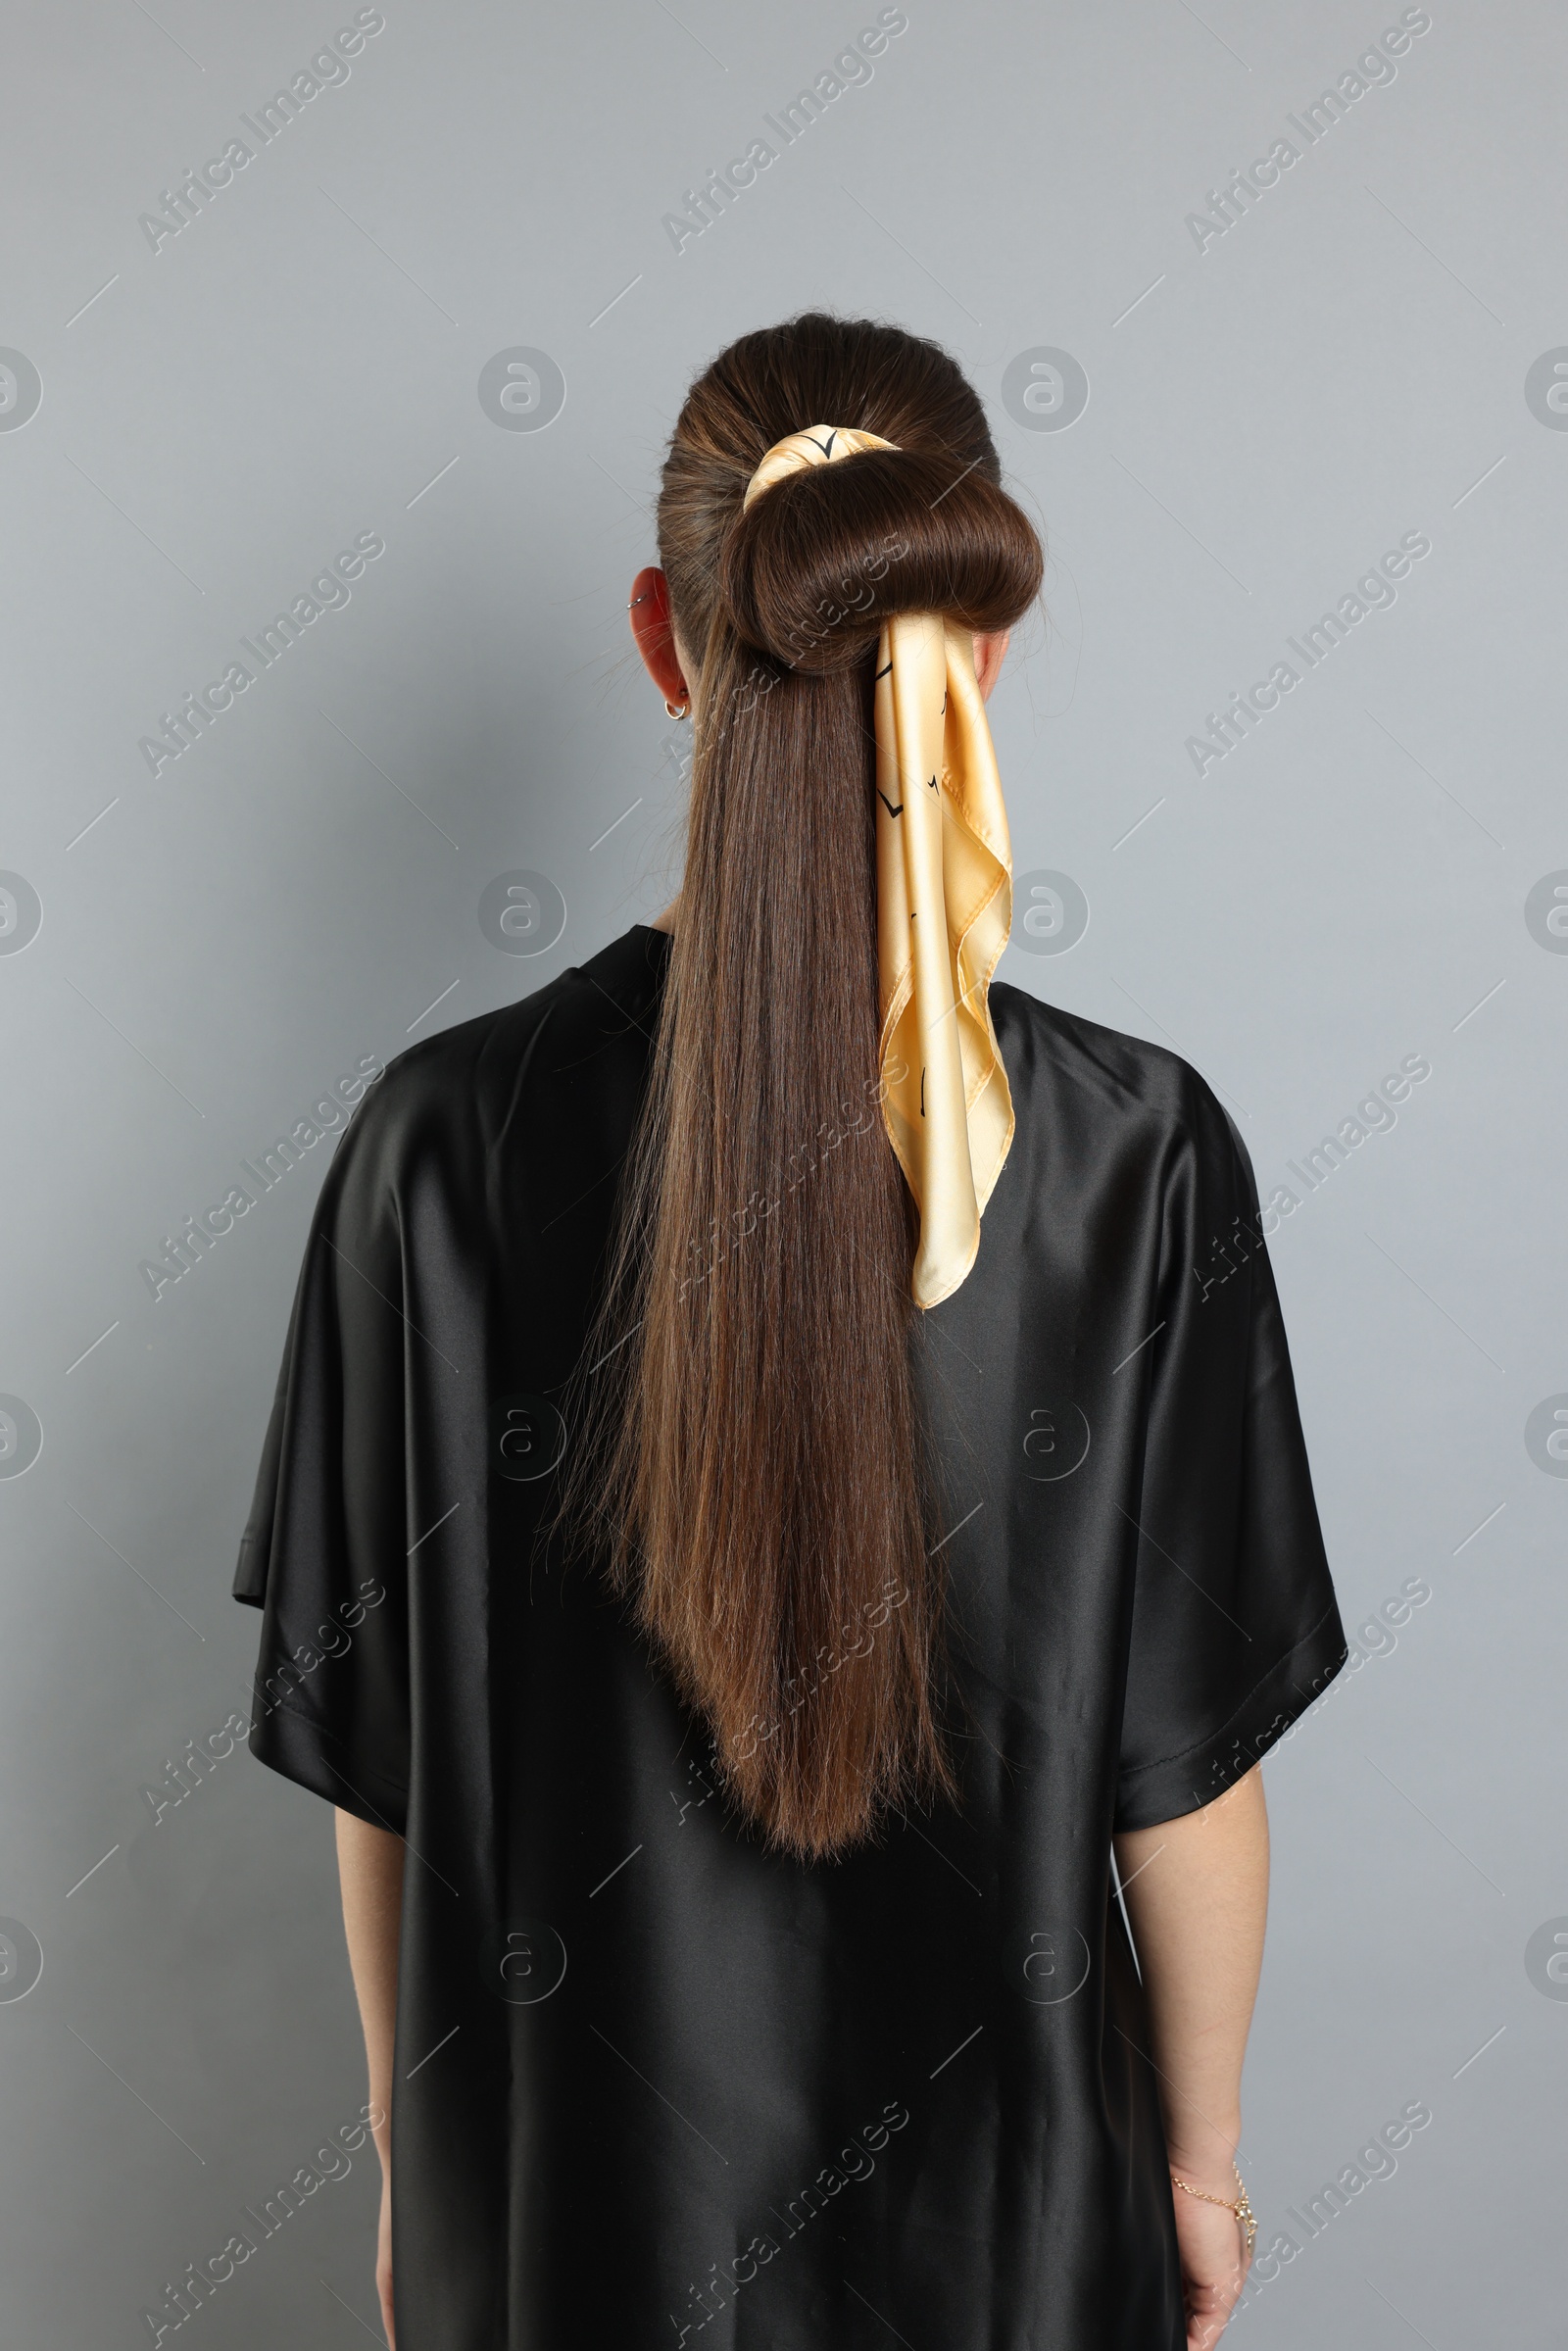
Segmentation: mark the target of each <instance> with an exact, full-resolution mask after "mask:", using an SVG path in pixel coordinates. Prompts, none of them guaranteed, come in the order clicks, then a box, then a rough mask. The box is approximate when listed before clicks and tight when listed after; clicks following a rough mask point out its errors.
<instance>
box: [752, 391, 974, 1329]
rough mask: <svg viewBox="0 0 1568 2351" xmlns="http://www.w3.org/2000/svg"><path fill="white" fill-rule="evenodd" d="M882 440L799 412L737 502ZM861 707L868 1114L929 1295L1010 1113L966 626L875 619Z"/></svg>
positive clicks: (924, 1299) (948, 1267)
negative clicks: (915, 1213)
mask: <svg viewBox="0 0 1568 2351" xmlns="http://www.w3.org/2000/svg"><path fill="white" fill-rule="evenodd" d="M896 446H897V444H896V443H895V442H892V441H884V440H882V439H880V438H879V437H878V435H877V434H875V433H870V432H856V431H850V430H845V429H844V428H842V427H839V426H833V425H827V424H813V425H809V427H808V428H807V430H806V431H805V432H798V433H791V434H790V436H789V438H788V439H787V440H783V441H777V442H775V443H774V445H773V447H772V448H771V449H770V450H769V451H768V452H767V455H766V456H765V457H764V458H763V460H762V462H761V464H760V465H759V466H758V468H757V471H756V472H755V473H754V474H753V475H752V478H751V481H750V483H749V484H748V485H747V490H746V496H745V500H744V502H743V503H744V504H745V505H746V506H750V505H751V504H752V501H753V500H754V499H755V498H758V497H760V495H761V493H762V492H763V491H764V490H767V489H770V488H771V487H772V485H773V484H774V483H775V482H776V481H779V480H781V479H782V478H783V477H784V476H785V475H786V474H788V473H793V472H795V471H796V470H797V469H798V468H799V467H801V466H803V465H828V464H831V463H832V462H833V460H835V459H837V458H843V457H854V456H857V455H858V454H859V453H860V452H861V451H862V450H867V449H892V448H895V447H896ZM874 720H875V728H876V796H877V810H876V871H877V963H878V972H879V977H880V984H881V1003H882V1036H881V1048H880V1067H881V1077H882V1115H883V1119H884V1121H885V1123H886V1126H887V1131H888V1138H889V1140H890V1142H891V1143H892V1145H893V1149H894V1151H896V1152H897V1153H898V1158H899V1164H900V1165H901V1167H902V1168H903V1169H904V1173H905V1177H906V1179H907V1183H908V1186H909V1190H910V1192H911V1193H912V1194H913V1196H914V1201H915V1205H916V1207H917V1208H918V1209H919V1211H920V1243H919V1248H918V1250H917V1252H916V1255H915V1261H914V1279H913V1291H914V1300H915V1303H916V1305H918V1306H935V1305H939V1304H940V1303H941V1301H942V1299H943V1298H949V1297H951V1296H952V1294H953V1292H954V1291H955V1290H956V1289H957V1288H958V1285H959V1284H960V1283H961V1282H962V1281H963V1279H964V1277H965V1275H966V1274H967V1273H968V1272H969V1269H970V1267H971V1266H972V1265H973V1263H974V1260H975V1254H976V1251H977V1250H978V1249H979V1247H980V1217H981V1213H982V1211H983V1210H984V1208H985V1205H986V1202H987V1201H988V1200H990V1198H991V1194H992V1190H993V1188H994V1186H995V1184H996V1181H997V1178H998V1176H999V1175H1000V1174H1001V1172H1002V1168H1003V1164H1004V1162H1005V1159H1006V1156H1007V1151H1008V1150H1009V1148H1010V1146H1011V1143H1012V1137H1013V1128H1014V1123H1015V1122H1014V1118H1013V1109H1012V1097H1011V1094H1010V1093H1009V1091H1008V1087H1007V1073H1006V1071H1005V1069H1004V1067H1003V1065H1002V1054H1001V1053H1000V1051H999V1050H998V1046H997V1037H996V1031H995V1029H994V1028H993V1027H992V1025H991V1010H990V1006H989V1004H988V1003H987V999H986V991H987V989H988V987H989V985H990V982H991V978H992V974H993V973H994V972H995V970H996V967H997V963H998V960H999V959H1000V957H1001V955H1002V951H1003V949H1004V948H1005V946H1006V944H1007V934H1008V931H1009V929H1010V928H1011V923H1012V845H1011V842H1010V840H1009V838H1008V833H1007V811H1006V808H1005V806H1004V804H1003V798H1002V779H1001V777H1000V776H999V775H998V773H997V760H996V753H995V751H994V750H993V748H992V742H991V729H990V728H989V726H988V725H987V724H986V713H985V705H984V703H983V702H982V700H981V698H980V689H979V686H978V684H977V683H976V681H975V673H974V640H973V637H972V636H971V634H970V632H969V631H968V630H967V629H962V628H956V627H955V626H954V625H953V623H952V622H951V621H949V620H947V619H945V618H944V616H943V615H942V613H940V612H901V613H899V614H898V615H897V616H896V617H895V618H894V619H892V620H889V621H886V622H884V624H883V628H882V636H881V641H880V643H879V645H878V647H877V656H876V701H875V706H874Z"/></svg>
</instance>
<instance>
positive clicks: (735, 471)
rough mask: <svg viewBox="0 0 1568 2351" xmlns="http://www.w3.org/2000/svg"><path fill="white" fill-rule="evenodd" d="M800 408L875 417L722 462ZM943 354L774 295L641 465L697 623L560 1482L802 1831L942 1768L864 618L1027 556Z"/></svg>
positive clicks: (753, 1809) (1018, 567)
mask: <svg viewBox="0 0 1568 2351" xmlns="http://www.w3.org/2000/svg"><path fill="white" fill-rule="evenodd" d="M822 418H827V419H830V420H831V421H832V422H834V423H836V424H843V425H855V426H858V427H861V428H863V429H866V430H868V431H871V432H875V433H878V434H881V435H882V436H883V437H884V438H886V439H888V440H892V441H896V442H898V443H899V444H900V448H899V450H898V451H896V452H892V451H890V452H887V453H882V452H868V453H863V454H861V455H858V456H856V457H853V458H847V459H844V460H842V461H840V462H839V463H836V464H835V465H831V466H819V467H812V468H810V469H809V470H808V471H806V472H803V473H801V474H799V475H797V476H794V477H792V478H791V479H789V480H788V481H785V482H781V483H779V484H777V485H776V486H775V487H774V488H773V489H772V490H770V491H769V492H767V493H766V495H764V496H763V497H761V498H760V499H759V500H758V501H757V502H756V503H755V504H754V506H753V508H752V509H751V510H750V511H749V512H748V513H746V514H744V515H743V514H742V512H741V498H742V494H743V492H744V490H745V487H746V483H747V481H748V480H749V479H750V476H751V473H752V472H753V470H754V469H755V467H756V465H758V463H759V462H760V458H761V457H762V455H763V453H764V451H765V450H766V449H767V448H769V447H770V446H771V444H772V443H773V442H774V441H776V440H779V439H781V438H783V437H784V436H785V435H786V434H788V433H790V432H793V431H796V430H798V429H799V428H801V427H802V426H803V425H805V424H808V423H810V422H813V421H815V420H818V419H822ZM999 475H1000V468H999V466H998V463H997V458H996V453H995V450H994V448H993V446H992V444H991V440H990V435H989V433H988V431H987V429H986V424H985V419H984V414H983V411H982V410H981V407H980V403H979V401H978V400H977V399H976V397H975V395H974V393H973V392H972V390H971V389H970V387H969V385H968V384H967V383H966V382H965V380H964V378H963V376H962V375H961V373H960V372H959V370H958V369H957V367H956V366H955V365H954V363H953V362H952V360H950V359H949V358H948V357H947V355H946V354H945V353H942V352H941V351H939V350H937V349H936V347H935V346H933V345H930V344H927V343H923V342H920V341H917V340H916V339H915V338H914V337H912V336H908V335H905V334H903V333H901V332H900V331H899V330H897V329H895V328H891V327H885V326H877V325H870V324H862V323H858V322H847V321H840V320H836V319H832V318H822V317H807V318H800V319H797V320H794V321H792V322H790V323H789V324H788V325H785V326H782V327H777V328H773V329H769V330H767V331H765V332H763V333H760V334H756V335H750V336H747V337H745V338H744V339H743V340H742V341H741V342H740V343H737V344H735V345H733V346H732V347H731V348H730V350H729V351H727V352H725V353H724V354H722V355H721V356H720V358H719V359H717V360H716V361H714V362H713V364H712V366H711V367H710V368H709V369H708V370H707V372H706V373H705V374H704V375H703V376H702V377H700V378H699V380H698V382H697V383H696V384H695V385H694V387H693V389H692V391H691V393H690V395H689V397H688V399H687V402H686V405H685V408H684V409H683V411H682V414H681V416H680V419H679V421H678V423H677V425H676V428H675V433H674V436H673V440H672V443H671V448H670V453H669V457H668V460H667V463H666V465H665V468H664V476H663V487H662V497H661V501H660V516H659V520H660V547H661V555H662V561H663V565H664V569H665V573H666V576H667V578H668V582H669V588H670V597H671V605H672V609H673V612H674V617H675V624H676V627H677V630H678V631H679V633H680V635H681V637H682V639H683V640H684V642H685V643H686V644H687V646H688V647H689V648H691V649H692V652H693V655H694V657H696V655H697V654H698V651H699V649H700V651H701V667H700V677H699V680H698V683H697V689H696V695H695V706H694V723H695V729H696V732H695V742H694V755H693V770H692V780H691V806H690V813H689V820H688V840H687V857H686V867H685V875H684V880H683V885H682V891H681V898H680V903H679V907H678V911H677V915H676V928H675V935H674V939H673V943H672V946H671V950H670V956H669V970H668V979H667V984H666V991H665V996H664V1002H663V1005H662V1014H661V1020H660V1026H659V1031H658V1035H657V1039H656V1043H655V1047H654V1053H653V1061H652V1067H651V1072H650V1081H649V1088H648V1094H647V1097H646V1101H645V1103H644V1108H643V1112H642V1117H641V1121H640V1124H639V1127H638V1131H637V1133H636V1136H635V1137H634V1140H633V1145H632V1150H631V1152H630V1155H629V1158H628V1162H627V1167H626V1170H625V1174H624V1177H623V1181H622V1187H621V1193H620V1198H619V1205H618V1217H617V1225H616V1232H615V1239H614V1244H613V1255H612V1261H611V1264H610V1266H609V1269H608V1277H607V1281H606V1286H605V1291H604V1297H603V1304H602V1307H601V1310H600V1314H599V1318H598V1323H597V1326H596V1328H595V1330H594V1332H593V1334H592V1338H591V1344H590V1347H589V1350H588V1353H587V1355H586V1356H585V1359H584V1361H585V1367H586V1366H593V1367H594V1368H593V1369H591V1370H588V1369H586V1368H585V1371H584V1374H583V1377H582V1380H581V1382H580V1384H579V1391H578V1396H577V1398H576V1404H575V1410H576V1412H577V1414H578V1416H579V1418H580V1421H581V1439H582V1442H581V1444H580V1445H579V1447H578V1449H577V1452H576V1456H575V1459H576V1466H575V1468H574V1471H573V1473H572V1475H571V1477H570V1480H569V1482H568V1488H567V1494H566V1503H565V1507H566V1509H567V1513H568V1515H573V1514H575V1517H576V1519H577V1521H578V1523H579V1525H581V1526H582V1528H583V1531H584V1533H585V1535H587V1536H588V1537H589V1538H590V1539H591V1540H592V1541H593V1542H594V1543H596V1545H597V1547H599V1548H600V1549H601V1550H602V1551H603V1552H604V1554H605V1555H606V1557H607V1560H608V1565H609V1571H610V1574H611V1576H612V1579H613V1583H614V1585H615V1586H616V1588H617V1589H619V1590H620V1591H622V1592H624V1593H626V1595H627V1596H628V1598H629V1599H630V1601H631V1602H632V1605H633V1607H634V1611H635V1614H636V1617H637V1620H638V1622H639V1623H640V1625H641V1626H642V1627H643V1629H644V1631H645V1632H646V1633H647V1635H648V1636H649V1638H650V1640H651V1641H653V1643H654V1645H655V1647H656V1649H657V1650H658V1651H659V1653H660V1654H661V1656H662V1659H663V1661H664V1663H665V1665H666V1667H667V1668H668V1670H669V1671H670V1672H671V1673H672V1675H673V1677H674V1679H675V1682H676V1685H677V1687H678V1688H679V1690H680V1691H681V1693H682V1695H683V1697H684V1698H685V1699H686V1701H687V1702H688V1703H689V1704H690V1705H691V1706H692V1707H693V1708H694V1709H695V1710H696V1711H697V1712H698V1713H699V1714H700V1715H701V1716H702V1717H703V1718H704V1719H706V1721H707V1722H708V1724H709V1726H710V1727H711V1732H712V1736H713V1741H714V1748H715V1752H716V1755H717V1759H718V1764H719V1768H720V1771H721V1773H722V1776H723V1778H724V1781H725V1783H726V1785H727V1787H728V1789H729V1791H730V1793H731V1795H732V1796H733V1798H734V1799H735V1801H736V1802H737V1804H738V1805H739V1806H740V1808H741V1810H742V1811H743V1812H744V1813H745V1814H747V1815H748V1816H749V1817H750V1818H751V1819H752V1820H753V1821H754V1822H755V1823H756V1824H757V1825H758V1826H759V1827H760V1830H761V1831H762V1833H763V1835H764V1836H765V1837H766V1838H767V1840H768V1841H769V1842H771V1843H772V1844H774V1845H776V1846H777V1847H779V1848H781V1849H783V1850H786V1851H788V1852H791V1853H793V1854H795V1855H797V1856H799V1857H801V1858H803V1859H815V1858H819V1857H822V1856H825V1855H831V1854H836V1853H839V1852H842V1851H844V1850H846V1849H847V1848H848V1847H850V1846H851V1845H853V1844H854V1843H856V1842H857V1841H858V1840H859V1839H861V1838H863V1837H865V1836H866V1835H867V1834H869V1833H871V1832H872V1831H873V1830H874V1829H875V1827H876V1825H877V1823H878V1820H879V1818H880V1817H881V1816H882V1815H884V1814H885V1812H886V1811H887V1810H888V1809H889V1808H890V1807H896V1806H899V1805H902V1804H903V1803H905V1802H907V1801H909V1800H919V1801H929V1800H932V1799H935V1798H938V1797H942V1796H947V1797H950V1798H951V1797H954V1796H956V1792H957V1790H956V1778H955V1774H954V1769H953V1764H952V1760H951V1757H950V1755H949V1753H948V1751H947V1747H946V1743H945V1740H944V1737H943V1734H942V1730H941V1713H942V1694H941V1685H942V1677H943V1665H942V1635H941V1628H942V1582H941V1562H940V1559H939V1558H933V1557H932V1556H931V1553H932V1548H933V1544H934V1542H935V1540H936V1538H935V1536H934V1534H933V1531H932V1525H931V1513H932V1497H931V1494H930V1490H929V1484H928V1476H927V1469H926V1461H925V1450H924V1444H923V1439H922V1433H921V1430H920V1427H919V1424H918V1414H917V1410H916V1403H915V1396H914V1388H913V1380H912V1374H911V1366H910V1340H911V1326H912V1322H913V1319H914V1313H915V1309H914V1307H913V1305H912V1303H911V1298H910V1274H911V1265H912V1257H913V1246H914V1237H915V1236H914V1220H913V1211H912V1203H911V1201H910V1199H909V1195H908V1192H907V1186H906V1185H905V1182H904V1178H903V1175H902V1173H901V1171H900V1168H899V1165H898V1161H897V1159H896V1158H895V1156H894V1153H893V1151H892V1148H891V1145H890V1144H889V1142H888V1139H887V1135H886V1132H885V1129H884V1126H883V1119H882V1110H881V1100H880V1090H881V1089H880V1076H879V1070H878V1044H879V1035H880V1026H881V1008H880V1004H879V1002H878V981H877V959H876V884H875V863H874V828H873V791H874V764H873V760H874V744H873V735H872V725H871V696H872V683H873V679H872V671H873V667H874V661H873V655H874V648H875V643H876V639H877V635H878V633H879V630H880V627H881V623H882V621H883V620H884V619H885V618H887V617H888V616H889V615H890V614H891V613H893V612H910V611H938V612H946V613H949V614H951V615H954V616H956V618H958V619H960V620H962V621H963V622H964V623H965V624H966V625H968V626H970V627H972V628H976V629H981V628H985V629H991V628H1000V627H1005V626H1006V625H1007V624H1008V623H1010V622H1011V621H1012V620H1013V619H1015V618H1016V617H1017V616H1018V614H1019V613H1020V612H1022V611H1023V610H1024V609H1025V608H1026V607H1027V605H1028V604H1029V603H1030V602H1031V601H1032V599H1033V598H1034V596H1035V595H1036V593H1037V592H1038V588H1039V580H1040V569H1041V552H1040V547H1039V542H1038V540H1037V538H1036V536H1035V533H1034V531H1033V529H1032V527H1031V525H1030V524H1029V522H1028V521H1027V519H1026V518H1025V517H1024V515H1023V514H1021V513H1020V511H1019V510H1018V508H1017V507H1015V506H1014V505H1013V504H1012V502H1011V501H1010V500H1009V499H1008V498H1007V497H1006V496H1005V493H1004V492H1003V490H1002V489H1001V487H1000V479H999Z"/></svg>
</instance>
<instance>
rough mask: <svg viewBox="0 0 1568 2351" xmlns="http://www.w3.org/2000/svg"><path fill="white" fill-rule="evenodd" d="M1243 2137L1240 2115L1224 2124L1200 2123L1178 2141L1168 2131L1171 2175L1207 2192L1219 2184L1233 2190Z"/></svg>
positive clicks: (1167, 2147)
mask: <svg viewBox="0 0 1568 2351" xmlns="http://www.w3.org/2000/svg"><path fill="white" fill-rule="evenodd" d="M1241 2136H1242V2118H1241V2116H1240V2114H1235V2115H1231V2116H1227V2117H1226V2119H1225V2120H1224V2121H1223V2122H1222V2123H1200V2124H1198V2125H1197V2126H1196V2127H1195V2128H1189V2129H1188V2130H1186V2131H1183V2132H1182V2133H1181V2135H1180V2136H1179V2137H1177V2136H1174V2135H1172V2134H1171V2133H1170V2132H1169V2131H1167V2133H1166V2141H1165V2147H1166V2154H1167V2157H1168V2159H1169V2163H1170V2168H1171V2171H1172V2172H1173V2173H1176V2174H1179V2175H1180V2177H1181V2178H1182V2179H1183V2180H1191V2181H1192V2182H1193V2185H1194V2186H1195V2187H1205V2188H1206V2187H1209V2186H1211V2185H1212V2184H1213V2183H1214V2182H1216V2181H1217V2182H1218V2183H1219V2186H1220V2187H1226V2185H1227V2183H1229V2184H1230V2186H1234V2182H1235V2172H1234V2167H1235V2163H1236V2150H1237V2147H1238V2146H1239V2145H1240V2143H1241ZM1227 2192H1228V2189H1227Z"/></svg>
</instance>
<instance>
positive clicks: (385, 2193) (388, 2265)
mask: <svg viewBox="0 0 1568 2351" xmlns="http://www.w3.org/2000/svg"><path fill="white" fill-rule="evenodd" d="M375 2290H376V2293H377V2294H378V2295H379V2297H380V2301H381V2324H382V2326H383V2327H385V2328H386V2339H387V2342H388V2344H389V2345H390V2347H391V2351H397V2336H396V2335H395V2334H394V2333H393V2331H392V2167H391V2165H390V2164H389V2163H383V2164H382V2166H381V2225H380V2228H379V2229H377V2231H376V2239H375Z"/></svg>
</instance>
